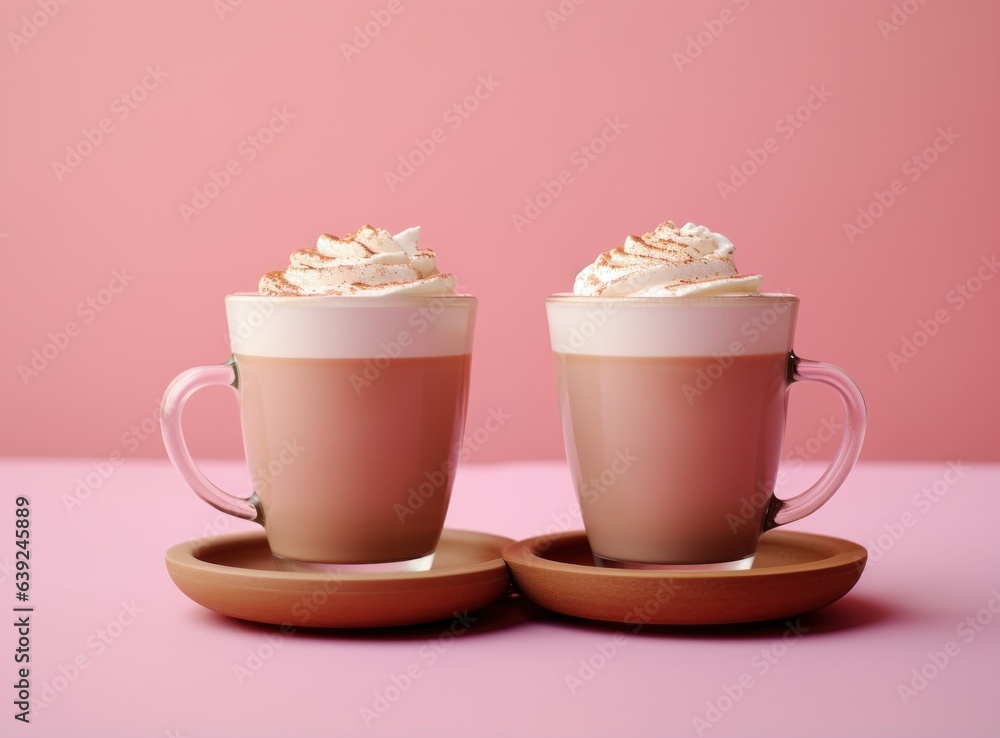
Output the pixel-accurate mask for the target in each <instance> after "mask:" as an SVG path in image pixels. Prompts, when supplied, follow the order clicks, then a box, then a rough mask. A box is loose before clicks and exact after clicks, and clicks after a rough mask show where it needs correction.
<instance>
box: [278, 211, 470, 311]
mask: <svg viewBox="0 0 1000 738" xmlns="http://www.w3.org/2000/svg"><path fill="white" fill-rule="evenodd" d="M419 238H420V228H419V227H418V228H408V229H407V230H405V231H403V232H402V233H398V234H396V235H395V236H393V235H390V233H389V232H388V231H385V230H383V229H381V228H375V227H374V226H370V225H366V226H362V227H361V228H359V229H358V231H357V233H352V234H350V235H347V236H344V237H342V238H338V237H337V236H331V235H329V234H327V233H324V234H323V235H322V236H320V237H319V240H318V241H317V243H316V248H315V249H300V250H298V251H294V252H292V255H291V257H290V259H289V260H290V262H291V263H290V265H289V266H288V267H287V268H285V270H284V271H280V272H268V273H267V274H265V275H264V276H263V277H261V280H260V286H259V291H260V294H262V295H453V294H455V282H456V280H455V275H454V274H440V273H439V272H438V270H437V257H436V256H435V255H434V252H433V251H431V250H430V249H421V248H419V247H418V246H417V241H418V240H419Z"/></svg>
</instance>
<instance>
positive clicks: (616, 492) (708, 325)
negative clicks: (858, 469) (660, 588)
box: [546, 221, 864, 569]
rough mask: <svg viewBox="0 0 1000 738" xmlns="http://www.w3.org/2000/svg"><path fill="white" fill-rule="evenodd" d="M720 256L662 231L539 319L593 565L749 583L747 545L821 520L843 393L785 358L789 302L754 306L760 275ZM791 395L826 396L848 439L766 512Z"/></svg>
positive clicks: (704, 242) (710, 245) (807, 366)
mask: <svg viewBox="0 0 1000 738" xmlns="http://www.w3.org/2000/svg"><path fill="white" fill-rule="evenodd" d="M732 254H733V246H732V243H730V242H729V240H728V239H726V238H725V237H724V236H722V235H720V234H718V233H712V232H710V231H709V230H708V229H707V228H704V227H702V226H695V225H693V224H691V223H688V224H687V225H685V226H682V227H681V228H677V227H676V226H675V225H674V224H673V223H672V222H670V221H667V222H665V223H662V224H661V225H660V226H658V227H657V228H656V229H655V230H654V231H652V232H651V233H646V234H644V235H643V236H629V237H628V238H627V239H626V241H625V244H624V246H621V247H618V248H616V249H612V250H611V251H608V252H606V253H603V254H601V255H600V256H599V257H598V258H597V260H596V261H595V262H594V263H593V264H591V265H590V266H588V267H586V268H585V269H584V270H583V271H581V272H580V273H579V275H578V276H577V278H576V283H575V285H574V294H572V295H569V294H562V295H553V296H551V297H550V298H549V299H548V301H547V303H546V307H547V311H548V319H549V332H550V336H551V339H552V350H553V355H554V360H555V373H556V382H557V387H558V393H559V406H560V410H561V415H562V424H563V435H564V437H565V441H566V454H567V457H568V460H569V465H570V471H571V473H572V475H573V480H574V483H575V485H576V488H577V493H578V495H579V498H580V509H581V512H582V515H583V520H584V525H585V527H586V531H587V538H588V540H589V542H590V546H591V550H592V551H593V554H594V558H595V561H596V562H597V563H598V564H599V565H604V566H621V567H633V568H661V567H662V568H682V569H683V568H691V567H694V568H716V569H745V568H749V567H750V566H751V564H752V562H753V557H754V554H755V552H756V550H757V544H758V539H759V537H760V534H761V533H762V532H763V531H764V530H767V529H768V528H771V527H774V526H775V525H781V524H784V523H786V522H790V521H791V520H794V519H796V518H798V517H802V516H803V515H806V514H808V513H809V512H812V510H814V509H815V508H816V507H818V506H819V505H820V504H822V503H823V502H824V501H825V500H826V499H827V498H829V496H830V495H832V494H833V492H834V491H835V490H836V489H837V487H838V486H839V485H840V483H841V482H842V481H843V479H844V477H845V476H846V475H847V473H848V471H850V468H851V467H852V466H853V464H854V461H855V460H856V459H857V455H858V453H859V452H860V446H861V437H862V435H863V431H864V405H863V401H862V399H861V395H860V393H859V392H858V391H857V387H855V386H854V384H853V382H851V380H850V379H849V378H848V377H847V376H846V375H845V374H843V372H840V370H838V369H836V368H834V367H829V366H828V365H820V364H816V363H815V362H806V361H804V360H800V359H798V358H797V357H795V356H794V355H793V354H792V353H791V348H792V337H793V335H794V330H795V317H796V312H797V308H798V298H796V297H794V296H792V295H765V294H760V293H758V292H757V289H758V287H759V285H760V283H761V277H760V275H741V274H739V273H738V272H737V270H736V267H735V264H734V263H733V259H732ZM799 379H815V380H817V381H821V382H824V383H827V384H830V385H832V386H834V387H835V388H836V389H837V390H838V391H839V392H840V393H841V396H842V397H843V398H844V401H845V404H846V405H847V407H848V410H849V430H848V433H847V434H846V436H845V440H844V442H843V443H842V445H841V448H840V451H839V452H838V457H837V459H835V461H834V464H833V465H832V466H831V470H830V471H829V472H828V473H827V474H826V475H824V477H823V478H822V479H821V480H820V482H818V483H817V484H816V485H814V487H813V488H811V489H810V490H808V491H807V492H805V493H803V494H801V495H799V496H797V497H795V498H793V499H791V500H788V501H782V500H779V499H778V498H776V497H774V496H773V490H774V484H775V480H776V477H777V472H778V462H779V458H780V455H781V443H782V436H783V434H784V426H785V408H786V397H787V391H788V388H789V386H790V383H791V382H794V381H796V380H799ZM622 458H625V459H627V463H623V462H622V461H621V460H622Z"/></svg>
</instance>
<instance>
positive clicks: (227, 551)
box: [166, 530, 512, 628]
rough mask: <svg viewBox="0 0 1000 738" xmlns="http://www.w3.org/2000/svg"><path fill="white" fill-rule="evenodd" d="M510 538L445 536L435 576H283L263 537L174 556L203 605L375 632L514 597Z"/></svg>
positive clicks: (227, 539)
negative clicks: (506, 551) (507, 556)
mask: <svg viewBox="0 0 1000 738" xmlns="http://www.w3.org/2000/svg"><path fill="white" fill-rule="evenodd" d="M510 543H512V541H511V540H510V539H509V538H503V537H501V536H494V535H489V534H486V533H475V532H472V531H460V530H445V531H444V533H443V534H442V536H441V542H440V543H439V544H438V549H437V553H436V555H435V557H434V566H433V567H432V568H431V569H430V570H429V571H421V572H404V573H380V574H339V575H337V574H323V573H312V572H309V573H298V572H282V571H278V570H277V569H276V567H275V565H274V559H273V557H272V556H271V551H270V549H269V548H268V546H267V540H266V539H265V537H264V533H263V531H255V532H250V533H238V534H233V535H226V536H219V537H217V538H209V539H200V540H196V541H188V542H186V543H180V544H178V545H176V546H173V547H172V548H170V549H169V550H168V551H167V553H166V562H167V571H168V572H169V573H170V578H171V579H173V581H174V583H175V584H176V585H177V587H178V588H179V589H180V590H181V591H182V592H183V593H184V594H186V595H187V596H188V597H190V598H191V599H192V600H194V601H195V602H197V603H198V604H199V605H203V606H204V607H207V608H208V609H210V610H214V611H215V612H218V613H221V614H223V615H228V616H230V617H234V618H240V619H242V620H252V621H254V622H258V623H270V624H272V625H281V626H284V627H287V628H374V627H383V626H394V625H414V624H417V623H430V622H434V621H436V620H446V619H448V618H452V617H454V616H455V615H454V614H455V613H456V612H458V613H463V612H464V611H465V610H469V611H472V610H478V609H480V608H482V607H484V606H486V605H488V604H489V603H491V602H493V601H494V600H496V599H498V598H499V597H501V596H503V595H504V593H506V592H508V591H509V590H510V587H511V583H510V573H509V572H508V570H507V565H506V564H505V563H504V560H503V559H502V558H501V557H500V552H501V551H502V550H503V548H504V546H507V545H508V544H510Z"/></svg>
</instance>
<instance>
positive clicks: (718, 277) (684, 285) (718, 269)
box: [573, 220, 761, 297]
mask: <svg viewBox="0 0 1000 738" xmlns="http://www.w3.org/2000/svg"><path fill="white" fill-rule="evenodd" d="M733 250H734V249H733V244H732V242H731V241H730V240H729V239H728V238H726V237H725V236H723V235H722V234H721V233H712V232H711V231H710V230H708V228H706V227H705V226H699V225H695V224H694V223H686V224H685V225H683V226H681V227H680V228H678V227H677V226H675V225H674V223H673V221H671V220H668V221H666V222H664V223H660V225H658V226H657V227H656V228H655V230H653V231H652V232H651V233H646V234H644V235H642V236H629V237H628V238H626V239H625V245H624V246H619V247H618V248H614V249H612V250H611V251H606V252H604V253H603V254H601V255H600V256H598V257H597V260H596V261H595V262H594V263H593V264H590V265H589V266H587V267H585V268H584V269H583V271H581V272H580V273H579V274H578V275H577V277H576V282H575V283H574V285H573V293H574V294H576V295H590V296H601V297H656V296H668V295H676V296H681V295H732V294H738V295H746V294H752V293H754V292H757V290H758V289H759V288H760V283H761V276H760V275H759V274H750V275H741V274H739V273H738V272H737V271H736V264H734V263H733Z"/></svg>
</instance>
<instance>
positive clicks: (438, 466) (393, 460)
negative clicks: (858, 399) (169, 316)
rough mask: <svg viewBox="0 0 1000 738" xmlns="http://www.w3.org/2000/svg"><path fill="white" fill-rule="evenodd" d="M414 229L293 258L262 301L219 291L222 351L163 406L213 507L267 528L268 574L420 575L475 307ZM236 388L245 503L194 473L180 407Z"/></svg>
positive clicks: (440, 505)
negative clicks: (199, 393) (247, 485)
mask: <svg viewBox="0 0 1000 738" xmlns="http://www.w3.org/2000/svg"><path fill="white" fill-rule="evenodd" d="M418 235H419V229H410V230H408V231H404V232H403V233H401V234H399V235H397V236H391V235H390V234H389V233H388V232H386V231H383V230H381V229H377V228H372V227H370V226H365V227H363V228H362V229H360V230H359V231H358V232H357V233H355V234H352V235H350V236H346V237H344V238H336V237H333V236H327V235H324V236H321V237H320V239H319V243H318V245H317V248H316V249H310V250H301V251H297V252H295V253H293V254H292V257H291V265H290V266H289V267H288V268H287V269H286V270H284V272H271V273H269V274H267V275H265V276H264V277H263V278H262V279H261V284H260V293H259V294H256V293H242V294H233V295H228V296H227V297H226V314H227V318H228V323H229V332H230V342H231V348H232V357H231V358H230V359H229V361H227V362H226V363H225V364H222V365H220V366H214V367H197V368H194V369H190V370H188V371H186V372H184V373H182V374H181V375H180V376H179V377H178V378H177V379H176V380H174V382H173V384H171V386H170V387H169V388H168V390H167V392H166V394H165V395H164V399H163V407H162V425H163V436H164V443H165V445H166V448H167V453H168V455H169V456H170V458H171V461H173V463H174V465H175V466H176V467H177V469H178V471H179V472H180V473H181V475H182V476H183V477H184V478H185V480H186V481H187V482H188V484H189V485H190V486H191V487H192V488H193V489H194V491H195V492H197V493H198V494H199V495H200V496H201V497H202V498H203V499H205V500H206V501H207V502H208V503H209V504H211V505H213V506H215V507H217V508H218V509H220V510H222V511H224V512H227V513H230V514H233V515H236V516H238V517H242V518H246V519H249V520H255V521H257V522H259V523H261V525H263V526H264V529H265V531H266V535H267V540H268V545H269V546H270V548H271V552H272V554H273V555H274V557H275V560H276V562H277V564H278V567H279V568H281V569H285V570H335V571H343V572H371V571H419V570H425V569H428V568H430V566H431V563H432V561H433V556H434V551H435V549H436V547H437V544H438V540H439V538H440V536H441V532H442V529H443V526H444V519H445V515H446V513H447V510H448V503H449V499H450V495H451V487H452V482H453V480H454V472H455V468H456V464H457V456H458V451H459V449H460V447H461V439H462V433H463V430H464V424H465V410H466V402H467V397H468V386H469V370H470V364H471V349H472V336H473V327H474V322H475V315H476V298H474V297H471V296H462V295H456V294H454V286H455V277H454V276H453V275H450V274H439V273H438V272H437V269H436V264H435V257H434V254H433V252H431V251H429V250H425V249H419V248H417V238H418ZM211 384H222V385H229V386H231V387H233V388H234V389H235V390H236V391H237V394H238V396H239V404H240V419H241V425H242V430H243V443H244V450H245V453H246V459H247V464H248V467H249V471H250V480H251V486H252V489H253V494H252V495H251V496H250V497H249V498H240V497H236V496H234V495H231V494H229V493H228V492H225V491H223V490H221V489H219V488H218V487H216V486H215V485H213V484H212V483H211V482H210V481H209V480H208V479H206V478H205V476H204V475H203V474H202V473H201V471H200V470H199V469H198V467H197V466H196V465H195V464H194V462H193V460H192V458H191V455H190V453H189V452H188V449H187V446H186V444H185V442H184V438H183V434H182V431H181V422H180V421H181V410H182V408H183V405H184V403H185V402H186V400H187V398H188V397H189V396H190V395H191V394H192V393H193V392H194V391H195V390H197V389H200V388H201V387H204V386H208V385H211Z"/></svg>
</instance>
